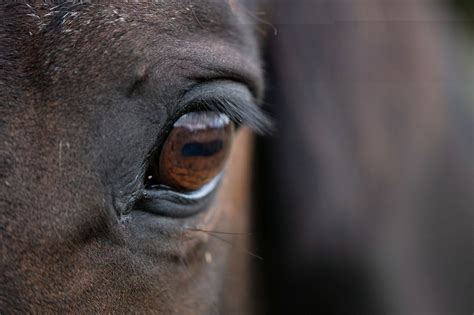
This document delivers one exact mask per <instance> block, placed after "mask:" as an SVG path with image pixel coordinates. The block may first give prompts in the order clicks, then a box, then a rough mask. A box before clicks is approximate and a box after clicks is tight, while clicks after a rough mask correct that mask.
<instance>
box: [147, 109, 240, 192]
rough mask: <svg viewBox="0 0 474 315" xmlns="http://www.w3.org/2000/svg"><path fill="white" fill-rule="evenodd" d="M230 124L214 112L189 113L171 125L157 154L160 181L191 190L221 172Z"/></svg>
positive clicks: (228, 144)
mask: <svg viewBox="0 0 474 315" xmlns="http://www.w3.org/2000/svg"><path fill="white" fill-rule="evenodd" d="M233 134H234V125H233V123H232V122H231V121H230V119H229V117H227V116H226V115H224V114H220V113H216V112H191V113H188V114H185V115H183V116H181V118H179V119H178V120H177V121H176V122H175V123H174V125H173V129H172V130H171V132H170V133H169V135H168V138H167V139H166V141H165V143H164V146H163V149H162V151H161V155H160V157H159V167H158V168H156V167H155V169H158V174H154V176H157V177H156V178H158V179H159V182H160V184H162V185H166V186H169V187H171V188H173V189H175V190H180V191H194V190H197V189H199V188H201V187H203V186H204V185H205V184H207V183H208V182H210V181H211V180H212V179H213V178H215V177H216V176H217V175H218V174H219V173H221V171H222V169H223V167H224V164H225V161H226V159H227V156H228V155H229V150H230V147H231V144H232V139H233Z"/></svg>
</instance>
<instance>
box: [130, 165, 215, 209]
mask: <svg viewBox="0 0 474 315" xmlns="http://www.w3.org/2000/svg"><path fill="white" fill-rule="evenodd" d="M222 176H223V173H220V174H219V175H218V176H216V177H215V178H214V179H213V180H212V181H210V182H209V183H207V184H206V185H204V186H203V187H202V188H200V189H198V190H196V191H193V192H189V193H180V192H176V191H173V190H165V189H156V190H155V189H153V190H144V191H142V192H141V193H140V194H139V196H137V197H136V198H135V201H134V205H133V208H134V210H140V211H145V212H151V213H153V214H156V215H159V216H165V217H175V218H185V217H190V216H193V215H195V214H197V213H199V212H201V211H203V210H204V209H207V208H208V207H209V206H210V203H211V201H212V199H213V196H214V194H215V192H216V191H217V188H218V186H219V183H220V181H221V179H222Z"/></svg>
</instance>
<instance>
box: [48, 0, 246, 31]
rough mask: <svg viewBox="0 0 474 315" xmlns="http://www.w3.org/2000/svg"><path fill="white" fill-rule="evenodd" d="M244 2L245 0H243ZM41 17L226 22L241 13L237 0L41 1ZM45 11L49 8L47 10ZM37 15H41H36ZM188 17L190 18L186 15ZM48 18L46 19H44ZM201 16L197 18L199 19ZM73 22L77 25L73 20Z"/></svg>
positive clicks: (64, 20)
mask: <svg viewBox="0 0 474 315" xmlns="http://www.w3.org/2000/svg"><path fill="white" fill-rule="evenodd" d="M246 2H247V1H246ZM42 9H43V12H45V14H42V17H43V18H44V17H53V18H55V19H56V22H58V24H60V25H67V24H68V22H70V21H72V20H74V19H75V18H79V19H77V20H78V21H80V22H81V21H82V22H85V23H86V24H87V23H90V22H91V21H92V20H81V19H80V18H89V19H93V20H94V21H95V22H99V23H116V22H138V21H141V22H161V23H163V22H173V21H176V22H175V23H179V24H181V25H184V24H196V23H197V24H199V25H200V26H201V27H202V26H203V24H205V23H206V22H211V23H209V24H229V23H232V22H235V21H237V20H239V18H240V19H241V18H242V17H244V16H245V9H244V4H243V3H242V1H241V0H192V1H191V0H177V1H150V2H148V1H147V2H138V3H128V2H110V3H107V2H106V3H82V2H81V3H74V2H72V3H71V2H66V3H63V4H61V5H57V6H52V5H43V6H42ZM48 11H49V12H48ZM39 16H41V15H39ZM189 17H191V18H189ZM46 20H49V19H46ZM200 20H201V21H200ZM76 25H79V24H77V23H76Z"/></svg>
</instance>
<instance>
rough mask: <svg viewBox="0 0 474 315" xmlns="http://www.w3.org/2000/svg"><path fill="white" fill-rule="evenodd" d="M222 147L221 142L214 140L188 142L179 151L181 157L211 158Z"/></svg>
mask: <svg viewBox="0 0 474 315" xmlns="http://www.w3.org/2000/svg"><path fill="white" fill-rule="evenodd" d="M223 147H224V143H223V142H222V140H214V141H210V142H190V143H186V144H185V145H184V146H183V148H182V149H181V155H182V156H184V157H193V156H205V157H208V156H213V155H214V154H216V153H219V152H220V151H221V150H222V148H223Z"/></svg>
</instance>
